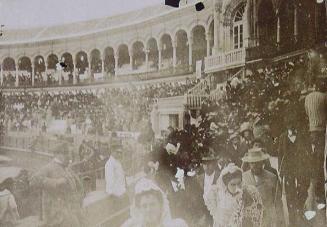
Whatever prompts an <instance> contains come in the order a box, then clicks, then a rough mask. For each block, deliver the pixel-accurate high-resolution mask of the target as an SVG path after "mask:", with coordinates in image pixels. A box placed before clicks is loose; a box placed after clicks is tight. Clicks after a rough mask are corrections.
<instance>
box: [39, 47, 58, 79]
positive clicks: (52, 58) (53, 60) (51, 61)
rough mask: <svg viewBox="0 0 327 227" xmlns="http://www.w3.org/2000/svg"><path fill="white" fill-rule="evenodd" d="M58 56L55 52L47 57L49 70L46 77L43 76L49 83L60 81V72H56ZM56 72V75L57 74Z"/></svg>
mask: <svg viewBox="0 0 327 227" xmlns="http://www.w3.org/2000/svg"><path fill="white" fill-rule="evenodd" d="M58 62H59V60H58V56H57V55H55V54H50V55H49V56H48V59H47V64H48V71H47V72H46V77H45V78H43V81H46V82H47V84H48V85H50V84H51V83H55V82H58V80H59V78H58V77H59V72H58V73H56V68H57V64H58ZM55 74H56V75H55Z"/></svg>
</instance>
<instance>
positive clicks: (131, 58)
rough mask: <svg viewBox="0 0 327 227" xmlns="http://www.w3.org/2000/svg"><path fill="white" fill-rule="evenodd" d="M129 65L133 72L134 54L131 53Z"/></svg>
mask: <svg viewBox="0 0 327 227" xmlns="http://www.w3.org/2000/svg"><path fill="white" fill-rule="evenodd" d="M129 65H130V68H131V69H130V70H131V71H133V52H132V51H131V52H130V53H129Z"/></svg>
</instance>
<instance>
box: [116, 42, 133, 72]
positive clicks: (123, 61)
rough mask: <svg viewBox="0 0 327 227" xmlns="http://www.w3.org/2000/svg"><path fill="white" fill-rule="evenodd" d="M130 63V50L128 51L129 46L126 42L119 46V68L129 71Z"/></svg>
mask: <svg viewBox="0 0 327 227" xmlns="http://www.w3.org/2000/svg"><path fill="white" fill-rule="evenodd" d="M129 64H130V58H129V52H128V46H127V45H126V44H122V45H120V46H119V48H118V68H119V69H121V70H126V71H129V70H130V68H129Z"/></svg>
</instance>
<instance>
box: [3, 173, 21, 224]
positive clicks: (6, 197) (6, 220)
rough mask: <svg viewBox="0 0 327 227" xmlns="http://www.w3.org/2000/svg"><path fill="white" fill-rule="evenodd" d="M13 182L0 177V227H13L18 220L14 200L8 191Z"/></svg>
mask: <svg viewBox="0 0 327 227" xmlns="http://www.w3.org/2000/svg"><path fill="white" fill-rule="evenodd" d="M12 184H13V180H12V179H11V178H8V177H6V176H3V175H0V226H3V227H14V226H16V224H17V221H18V220H19V214H18V209H17V204H16V200H15V198H14V196H13V194H12V193H11V192H10V191H9V188H10V185H12Z"/></svg>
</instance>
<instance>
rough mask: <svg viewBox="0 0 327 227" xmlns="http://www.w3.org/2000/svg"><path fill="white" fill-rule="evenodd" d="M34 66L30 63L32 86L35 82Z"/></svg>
mask: <svg viewBox="0 0 327 227" xmlns="http://www.w3.org/2000/svg"><path fill="white" fill-rule="evenodd" d="M34 80H35V66H34V65H33V64H32V87H34V84H35V81H34Z"/></svg>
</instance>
